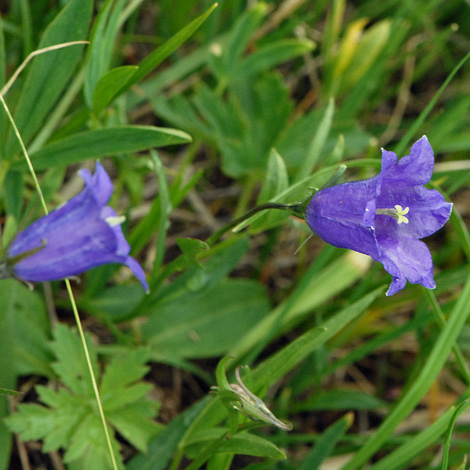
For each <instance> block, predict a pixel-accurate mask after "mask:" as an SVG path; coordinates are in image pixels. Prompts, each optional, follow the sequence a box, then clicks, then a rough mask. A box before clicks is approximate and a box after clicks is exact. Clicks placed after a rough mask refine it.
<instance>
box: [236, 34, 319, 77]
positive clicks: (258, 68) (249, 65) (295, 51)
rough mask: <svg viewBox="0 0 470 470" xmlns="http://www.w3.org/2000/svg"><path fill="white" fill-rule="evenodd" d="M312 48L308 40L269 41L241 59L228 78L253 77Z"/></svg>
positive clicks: (312, 45) (311, 43) (313, 46)
mask: <svg viewBox="0 0 470 470" xmlns="http://www.w3.org/2000/svg"><path fill="white" fill-rule="evenodd" d="M314 48H315V43H313V42H312V41H308V40H299V39H282V40H279V41H276V42H274V43H269V44H268V45H266V46H264V47H262V48H261V49H259V50H258V51H256V52H253V53H252V54H250V55H249V56H248V57H247V58H246V59H245V60H243V61H242V62H241V63H240V64H239V65H238V66H237V67H236V68H235V70H234V71H233V75H232V76H231V77H230V79H231V80H234V81H235V80H241V79H246V78H250V77H253V76H254V75H257V74H259V73H261V72H263V71H265V70H268V69H270V68H272V67H275V66H276V65H279V64H282V63H283V62H286V61H287V60H291V59H293V58H295V57H298V56H300V55H302V54H306V53H308V52H311V51H312V50H313V49H314Z"/></svg>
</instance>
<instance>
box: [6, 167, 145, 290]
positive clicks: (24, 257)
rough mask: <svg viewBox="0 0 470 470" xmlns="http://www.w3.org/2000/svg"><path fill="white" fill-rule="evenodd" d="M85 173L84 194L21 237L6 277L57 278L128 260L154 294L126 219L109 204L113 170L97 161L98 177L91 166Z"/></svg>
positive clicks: (11, 252) (9, 255) (10, 250)
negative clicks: (132, 250) (127, 233)
mask: <svg viewBox="0 0 470 470" xmlns="http://www.w3.org/2000/svg"><path fill="white" fill-rule="evenodd" d="M80 176H81V177H82V178H83V180H84V181H85V187H84V189H83V190H82V192H81V193H79V194H77V196H75V197H73V198H72V199H70V201H68V202H67V203H65V204H64V205H63V206H60V207H59V208H57V209H55V210H54V211H52V212H51V213H50V214H48V215H46V216H44V217H42V218H40V219H38V220H36V222H33V223H32V224H31V225H30V226H29V227H28V228H26V229H25V230H24V231H22V232H20V233H19V234H18V235H17V236H16V237H15V239H14V240H13V242H12V243H11V245H10V246H9V248H8V250H7V257H6V260H5V261H3V262H2V264H1V265H0V268H1V272H0V278H5V277H12V276H13V277H16V278H18V279H21V280H23V281H32V282H41V281H54V280H57V279H63V278H66V277H70V276H75V275H77V274H80V273H82V272H84V271H87V270H88V269H91V268H93V267H96V266H100V265H102V264H108V263H122V264H125V265H126V266H128V267H129V268H130V269H131V270H132V272H133V273H134V275H135V276H136V277H137V278H138V279H139V281H140V282H141V283H142V286H143V287H144V289H145V290H146V291H147V292H148V284H147V281H146V280H145V274H144V271H143V270H142V268H141V267H140V265H139V263H138V262H137V261H136V260H135V259H134V258H132V257H131V256H129V252H130V246H129V244H128V243H127V241H126V239H125V238H124V235H123V233H122V228H121V225H120V224H121V222H122V221H123V218H120V217H117V215H116V212H115V211H114V209H112V208H111V207H110V206H107V205H106V204H107V202H108V201H109V198H110V197H111V194H112V192H113V185H112V183H111V180H110V178H109V176H108V174H107V173H106V171H105V170H104V168H103V167H102V166H101V164H100V163H99V162H97V163H96V169H95V174H94V175H93V176H92V175H91V173H90V172H89V171H88V170H81V171H80Z"/></svg>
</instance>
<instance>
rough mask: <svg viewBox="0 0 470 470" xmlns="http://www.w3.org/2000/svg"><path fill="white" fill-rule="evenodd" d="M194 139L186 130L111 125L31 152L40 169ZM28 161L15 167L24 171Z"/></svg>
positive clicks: (14, 167) (34, 164) (33, 161)
mask: <svg viewBox="0 0 470 470" xmlns="http://www.w3.org/2000/svg"><path fill="white" fill-rule="evenodd" d="M190 141H191V137H190V136H189V135H188V134H186V133H185V132H182V131H179V130H176V129H170V128H163V127H151V126H116V127H112V128H109V129H97V130H93V131H85V132H81V133H79V134H74V135H72V136H70V137H66V138H64V139H62V140H60V141H58V142H54V143H52V144H50V145H48V146H46V147H44V148H42V149H41V150H39V151H37V152H34V153H33V154H31V155H30V156H31V160H32V163H33V166H34V168H35V169H36V170H44V169H46V168H51V167H53V166H63V165H71V164H72V163H79V162H81V161H83V160H88V159H96V158H102V157H105V156H109V155H119V154H125V153H132V152H140V151H142V150H147V149H149V148H153V147H165V146H167V145H176V144H183V143H187V142H190ZM25 168H26V163H25V162H24V161H23V160H20V161H18V162H16V163H15V164H13V165H12V169H14V170H20V171H23V170H24V169H25Z"/></svg>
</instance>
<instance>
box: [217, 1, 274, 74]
mask: <svg viewBox="0 0 470 470" xmlns="http://www.w3.org/2000/svg"><path fill="white" fill-rule="evenodd" d="M266 11H267V4H266V3H262V2H259V3H256V4H254V5H253V7H252V8H250V9H249V10H247V11H245V12H243V13H242V15H241V16H240V17H239V18H238V19H237V22H236V23H235V25H234V27H233V28H232V30H231V31H230V36H229V39H228V41H227V45H226V47H225V50H224V51H223V53H222V60H223V63H224V68H225V70H226V71H229V70H231V69H232V68H233V67H236V66H237V65H238V61H239V60H240V57H241V55H242V54H243V52H244V51H245V49H246V47H247V45H248V42H249V41H250V39H251V37H252V35H253V33H254V32H255V31H256V29H257V28H258V26H259V25H260V24H261V21H262V20H263V18H264V16H265V14H266Z"/></svg>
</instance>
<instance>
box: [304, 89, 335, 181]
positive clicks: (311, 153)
mask: <svg viewBox="0 0 470 470" xmlns="http://www.w3.org/2000/svg"><path fill="white" fill-rule="evenodd" d="M334 110H335V102H334V100H333V98H330V100H329V101H328V105H327V107H326V109H325V113H324V114H323V118H322V120H321V122H320V125H319V126H318V129H317V131H316V132H315V135H314V137H313V139H312V142H311V144H310V147H309V150H308V153H307V155H306V156H305V159H304V161H303V163H302V166H301V167H300V168H299V171H298V172H297V175H296V181H298V180H300V179H302V178H305V177H307V176H308V175H310V174H311V173H312V171H313V169H314V168H315V165H316V164H317V163H318V160H319V158H320V155H321V152H322V150H323V147H324V145H325V142H326V139H327V138H328V134H329V133H330V129H331V124H332V122H333V114H334ZM312 130H313V129H312Z"/></svg>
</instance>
